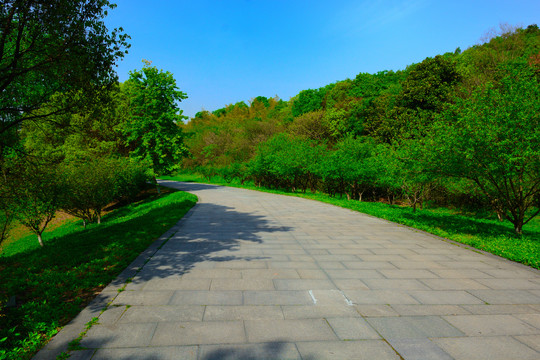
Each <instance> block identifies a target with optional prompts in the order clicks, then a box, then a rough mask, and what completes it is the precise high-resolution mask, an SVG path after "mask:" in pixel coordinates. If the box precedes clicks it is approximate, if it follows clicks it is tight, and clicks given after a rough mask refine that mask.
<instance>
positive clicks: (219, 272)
mask: <svg viewBox="0 0 540 360" xmlns="http://www.w3.org/2000/svg"><path fill="white" fill-rule="evenodd" d="M241 277H242V272H241V271H240V270H231V269H192V270H190V271H189V272H187V273H185V274H184V275H182V279H200V278H203V279H221V278H227V279H240V278H241Z"/></svg>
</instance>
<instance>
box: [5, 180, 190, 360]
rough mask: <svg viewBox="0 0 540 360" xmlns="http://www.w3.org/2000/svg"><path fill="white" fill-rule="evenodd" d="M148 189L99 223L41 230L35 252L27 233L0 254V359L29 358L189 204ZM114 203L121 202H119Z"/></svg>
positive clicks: (179, 195) (177, 195) (186, 198)
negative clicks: (0, 301) (0, 303)
mask: <svg viewBox="0 0 540 360" xmlns="http://www.w3.org/2000/svg"><path fill="white" fill-rule="evenodd" d="M161 192H162V194H161V196H158V195H157V193H156V189H155V187H153V186H152V187H149V188H147V189H146V190H145V191H143V192H141V193H140V194H139V195H138V196H137V197H136V199H135V200H134V202H132V203H131V204H129V205H125V206H119V205H115V206H113V207H114V209H112V211H111V209H109V210H108V211H109V212H108V213H107V214H106V215H104V216H103V219H102V224H99V225H98V224H96V223H93V224H89V225H87V226H86V227H84V226H83V222H82V220H76V219H73V218H71V219H66V220H65V221H64V223H63V224H62V225H60V226H58V227H56V228H55V229H54V230H52V231H50V232H49V233H47V241H46V244H47V245H46V246H45V247H43V248H41V247H40V246H39V244H38V243H37V241H36V239H35V235H34V234H29V235H27V236H25V237H22V238H20V239H17V241H14V242H12V243H10V244H9V245H7V246H6V248H5V249H4V250H3V251H2V252H1V253H0V297H1V298H2V299H8V300H11V304H10V305H9V306H6V305H7V301H6V303H4V306H3V308H2V313H1V315H0V359H29V358H31V357H32V355H33V354H34V353H35V352H36V351H37V350H39V349H40V348H41V347H42V346H43V344H45V343H46V342H47V340H49V339H50V338H51V337H52V336H53V335H55V334H56V333H57V332H58V331H59V329H60V328H61V327H62V326H64V325H66V324H67V323H68V322H69V321H70V320H71V319H72V318H74V317H75V316H76V315H77V314H78V313H79V312H80V311H81V310H82V309H83V308H84V307H85V306H86V305H87V304H88V303H89V302H90V301H91V300H92V299H93V298H94V297H95V296H96V295H97V294H98V293H99V292H100V291H101V290H102V289H103V288H104V287H105V286H106V285H107V284H108V283H109V282H111V281H112V280H113V279H114V278H115V277H116V276H118V274H119V273H120V272H122V270H124V269H125V268H126V267H127V266H128V265H129V264H130V263H131V262H132V261H133V260H134V259H135V258H136V257H137V256H138V255H139V254H140V253H141V252H142V251H143V250H144V249H146V248H147V247H148V246H149V245H150V244H151V243H152V242H153V241H154V240H155V239H157V238H158V237H159V236H161V234H163V233H164V232H165V231H167V230H168V229H169V228H171V227H172V226H173V225H174V224H175V223H176V222H177V221H178V220H179V219H180V218H181V217H182V216H183V215H184V214H185V213H186V212H187V211H188V210H189V209H190V208H191V207H192V206H193V205H194V204H195V203H196V201H197V198H196V197H195V196H194V195H191V194H187V193H184V192H176V191H171V190H169V189H162V190H161ZM120 205H121V204H120Z"/></svg>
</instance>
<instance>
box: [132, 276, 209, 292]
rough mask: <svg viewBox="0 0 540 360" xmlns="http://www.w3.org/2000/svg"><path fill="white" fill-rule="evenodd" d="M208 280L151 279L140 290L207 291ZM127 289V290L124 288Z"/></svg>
mask: <svg viewBox="0 0 540 360" xmlns="http://www.w3.org/2000/svg"><path fill="white" fill-rule="evenodd" d="M210 281H211V280H210V279H183V278H176V279H153V280H152V281H149V282H147V283H146V285H145V286H144V287H143V289H142V290H144V291H149V290H208V289H210ZM126 289H127V288H126Z"/></svg>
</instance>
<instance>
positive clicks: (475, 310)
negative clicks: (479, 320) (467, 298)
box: [461, 304, 537, 315]
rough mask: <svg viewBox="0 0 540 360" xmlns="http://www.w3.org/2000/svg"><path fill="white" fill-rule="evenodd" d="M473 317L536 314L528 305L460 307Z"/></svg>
mask: <svg viewBox="0 0 540 360" xmlns="http://www.w3.org/2000/svg"><path fill="white" fill-rule="evenodd" d="M461 307H462V308H463V309H465V310H467V311H468V312H470V313H471V314H474V315H499V314H531V313H535V312H537V310H535V309H534V307H533V306H529V305H486V304H483V305H461Z"/></svg>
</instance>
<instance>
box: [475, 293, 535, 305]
mask: <svg viewBox="0 0 540 360" xmlns="http://www.w3.org/2000/svg"><path fill="white" fill-rule="evenodd" d="M468 292H469V293H471V294H473V295H474V296H476V297H477V298H479V299H482V300H483V301H485V302H486V303H488V304H508V305H512V304H516V305H521V304H540V296H537V295H535V294H533V293H531V292H529V291H526V290H469V291H468Z"/></svg>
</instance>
